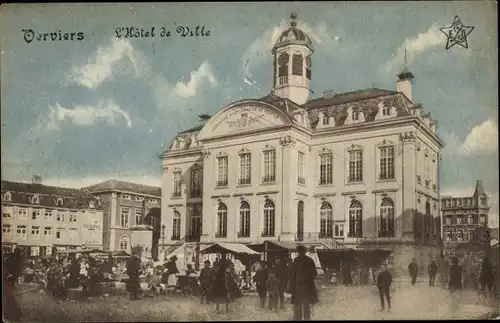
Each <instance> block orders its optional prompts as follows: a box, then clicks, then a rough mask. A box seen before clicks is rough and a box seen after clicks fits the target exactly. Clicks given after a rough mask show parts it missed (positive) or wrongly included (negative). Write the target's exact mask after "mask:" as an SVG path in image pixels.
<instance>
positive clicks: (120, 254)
mask: <svg viewBox="0 0 500 323" xmlns="http://www.w3.org/2000/svg"><path fill="white" fill-rule="evenodd" d="M111 256H112V257H113V258H129V257H132V255H131V254H129V253H127V252H126V251H123V250H122V251H112V252H111Z"/></svg>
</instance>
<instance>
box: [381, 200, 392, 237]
mask: <svg viewBox="0 0 500 323" xmlns="http://www.w3.org/2000/svg"><path fill="white" fill-rule="evenodd" d="M379 225H380V226H379V229H378V235H379V237H394V236H395V232H394V203H393V202H392V200H391V199H389V198H384V199H383V200H382V203H380V224H379Z"/></svg>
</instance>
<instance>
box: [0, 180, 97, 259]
mask: <svg viewBox="0 0 500 323" xmlns="http://www.w3.org/2000/svg"><path fill="white" fill-rule="evenodd" d="M102 223H103V211H102V205H101V202H100V201H99V200H98V199H95V198H94V197H93V196H91V195H89V194H88V193H86V192H85V191H82V190H78V189H68V188H62V187H54V186H46V185H42V184H41V183H40V182H39V181H38V182H33V183H19V182H10V181H2V247H3V250H10V249H11V248H12V247H13V246H16V247H17V248H21V249H24V253H25V255H27V256H28V255H29V256H46V255H51V254H53V253H54V252H55V251H57V250H66V249H75V248H82V247H83V248H91V249H94V248H95V249H102V237H103V235H102Z"/></svg>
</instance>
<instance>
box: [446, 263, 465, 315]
mask: <svg viewBox="0 0 500 323" xmlns="http://www.w3.org/2000/svg"><path fill="white" fill-rule="evenodd" d="M462 271H463V270H462V267H461V266H460V265H459V264H458V258H457V257H453V258H451V266H450V274H449V277H450V280H449V282H448V289H449V290H450V294H451V295H450V296H451V311H452V312H453V313H455V312H457V311H458V307H459V305H460V296H461V292H462Z"/></svg>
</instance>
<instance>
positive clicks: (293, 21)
mask: <svg viewBox="0 0 500 323" xmlns="http://www.w3.org/2000/svg"><path fill="white" fill-rule="evenodd" d="M290 18H292V22H291V23H290V26H292V27H295V26H297V22H296V21H295V20H296V19H297V14H296V13H295V12H292V14H291V15H290Z"/></svg>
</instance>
